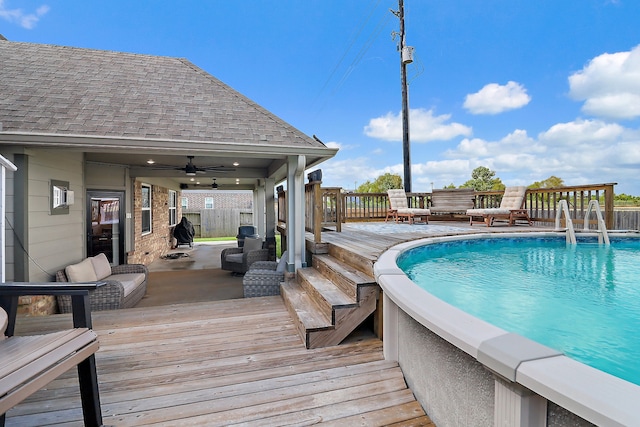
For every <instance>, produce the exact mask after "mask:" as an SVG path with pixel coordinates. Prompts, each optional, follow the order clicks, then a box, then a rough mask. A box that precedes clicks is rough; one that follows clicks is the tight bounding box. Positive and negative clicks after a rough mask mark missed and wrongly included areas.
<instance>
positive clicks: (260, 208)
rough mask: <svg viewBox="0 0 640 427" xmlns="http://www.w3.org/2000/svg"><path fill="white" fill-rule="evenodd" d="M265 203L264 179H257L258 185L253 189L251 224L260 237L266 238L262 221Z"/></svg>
mask: <svg viewBox="0 0 640 427" xmlns="http://www.w3.org/2000/svg"><path fill="white" fill-rule="evenodd" d="M264 215H265V203H264V180H262V179H259V180H258V185H257V187H256V189H255V190H253V225H255V227H256V232H257V233H258V235H260V237H263V238H266V237H267V234H266V228H265V223H264Z"/></svg>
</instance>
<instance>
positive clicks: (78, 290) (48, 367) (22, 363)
mask: <svg viewBox="0 0 640 427" xmlns="http://www.w3.org/2000/svg"><path fill="white" fill-rule="evenodd" d="M103 285H104V283H103V282H94V283H74V284H59V283H54V282H47V283H1V284H0V330H1V331H2V332H3V333H2V334H1V335H0V426H2V427H3V426H4V423H5V417H6V412H7V411H8V410H9V409H11V408H12V407H14V406H15V405H17V404H18V403H20V402H22V401H23V400H24V399H26V398H27V397H29V396H30V395H32V394H33V393H35V392H36V391H38V390H40V389H42V388H43V387H45V386H46V385H47V384H48V383H50V382H51V381H53V380H54V379H56V378H58V377H59V376H60V375H62V374H63V373H65V372H67V371H68V370H69V369H71V368H72V367H74V366H77V369H78V381H79V384H80V396H81V400H82V412H83V418H84V424H85V426H100V425H102V411H101V409H100V396H99V391H98V377H97V373H96V362H95V353H96V351H98V348H99V344H98V338H97V336H96V334H95V332H93V331H92V330H91V327H92V325H91V311H90V309H89V291H91V290H95V289H97V288H99V287H101V286H103ZM61 294H64V295H70V296H71V300H72V306H73V328H70V329H67V330H63V331H57V332H51V333H47V334H43V335H30V336H14V330H15V323H16V316H17V308H18V297H19V296H22V295H61Z"/></svg>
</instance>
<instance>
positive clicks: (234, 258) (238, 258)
mask: <svg viewBox="0 0 640 427" xmlns="http://www.w3.org/2000/svg"><path fill="white" fill-rule="evenodd" d="M224 260H225V261H226V262H237V263H238V264H242V254H229V255H227V256H226V257H224Z"/></svg>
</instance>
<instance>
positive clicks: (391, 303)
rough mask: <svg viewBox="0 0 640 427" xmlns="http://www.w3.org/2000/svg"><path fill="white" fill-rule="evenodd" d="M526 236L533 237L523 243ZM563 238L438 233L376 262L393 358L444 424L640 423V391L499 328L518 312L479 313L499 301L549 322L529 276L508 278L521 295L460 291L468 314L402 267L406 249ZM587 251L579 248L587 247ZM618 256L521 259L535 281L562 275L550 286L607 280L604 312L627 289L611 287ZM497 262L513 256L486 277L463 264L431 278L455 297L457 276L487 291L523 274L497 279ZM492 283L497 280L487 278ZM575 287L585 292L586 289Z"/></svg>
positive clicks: (387, 352)
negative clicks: (578, 278) (577, 279)
mask: <svg viewBox="0 0 640 427" xmlns="http://www.w3.org/2000/svg"><path fill="white" fill-rule="evenodd" d="M523 236H526V238H527V239H531V240H530V241H529V242H518V239H520V238H522V237H523ZM610 237H611V238H614V237H616V238H617V237H624V238H631V239H634V240H635V239H637V238H638V237H640V234H638V233H633V232H631V233H622V232H620V233H615V234H610ZM558 238H560V240H559V241H558V242H557V243H558V245H559V246H561V247H565V246H566V243H565V240H564V239H565V236H564V234H562V233H558V232H526V233H509V232H507V233H495V232H489V233H487V232H483V231H479V232H478V234H465V235H450V236H439V237H430V238H426V239H421V240H415V241H409V242H404V243H401V244H398V245H396V246H394V247H391V248H389V249H388V250H387V251H385V252H384V253H383V254H382V255H381V256H380V257H379V258H378V260H377V261H376V263H375V264H374V274H375V278H376V281H377V283H378V284H379V285H380V287H381V288H382V291H383V292H382V297H383V301H382V308H383V310H382V311H383V319H382V320H383V330H384V340H383V347H384V356H385V359H387V360H394V361H397V362H398V363H399V364H400V366H401V367H402V370H403V373H404V375H405V379H406V380H407V383H408V384H409V385H410V387H411V390H412V391H413V392H414V395H415V396H416V398H417V399H418V401H419V402H420V403H421V405H422V406H423V407H424V408H425V410H426V411H427V413H429V416H430V417H431V419H432V420H434V422H435V423H436V424H438V425H440V424H442V425H449V424H450V425H478V426H479V425H494V423H495V422H498V420H500V421H499V422H503V423H504V422H506V424H505V425H516V424H518V423H519V422H518V421H517V420H515V419H514V418H513V417H514V416H515V417H516V418H517V417H518V416H519V415H518V414H529V419H530V420H532V419H536V420H538V421H540V420H542V421H544V420H546V425H547V426H549V427H552V426H566V425H572V426H587V425H588V426H591V425H593V424H596V425H611V426H613V425H617V426H627V425H640V405H638V403H637V402H639V401H640V386H638V385H636V384H634V383H631V382H629V381H627V380H623V379H621V378H619V377H617V376H614V375H611V374H608V373H606V372H604V371H602V370H600V369H597V368H594V367H592V366H589V365H587V364H585V363H582V362H580V361H578V360H576V359H574V358H573V356H572V357H568V356H567V355H566V354H565V353H567V354H568V353H569V351H568V350H566V349H562V350H557V349H555V348H552V347H551V346H549V345H545V344H541V343H540V342H539V341H538V338H535V339H530V338H527V337H525V336H524V335H523V334H521V333H519V332H514V331H515V329H514V328H512V327H511V326H509V324H507V323H500V322H511V321H512V319H511V317H518V316H515V315H513V314H509V315H504V314H503V310H502V308H494V309H493V314H496V316H495V317H496V319H497V320H492V321H491V322H488V321H486V320H483V319H481V318H480V315H476V314H474V310H476V309H477V306H478V305H483V306H493V307H497V306H496V304H500V305H501V306H506V307H508V308H513V307H518V308H519V310H516V311H519V312H520V313H524V316H523V317H524V318H525V319H527V322H528V323H529V324H532V325H537V324H538V323H540V324H544V323H545V322H546V320H547V319H546V317H547V315H546V312H545V310H546V309H547V308H548V307H547V305H550V304H545V303H540V302H532V301H535V300H532V299H531V297H530V295H529V294H531V293H533V291H534V290H535V291H537V289H535V288H537V287H540V285H535V284H533V282H531V281H529V280H518V279H513V278H512V279H507V282H508V283H510V284H513V283H517V284H518V286H519V287H520V288H519V291H518V292H515V293H512V294H508V295H507V296H499V295H492V296H491V295H490V296H489V297H487V298H486V299H485V301H484V302H478V301H477V298H478V296H477V295H476V292H479V290H478V289H476V290H469V291H466V292H457V293H458V294H460V296H461V297H462V299H463V300H464V301H465V302H467V303H469V305H470V307H467V308H464V309H462V308H458V307H456V306H455V305H453V304H451V303H448V302H446V301H445V300H443V299H442V298H440V297H438V296H436V295H435V294H434V293H438V292H439V291H438V290H437V289H436V290H433V291H428V290H426V289H423V288H421V287H419V286H418V285H417V284H416V283H415V282H414V281H412V280H411V279H410V278H409V277H408V276H407V274H405V272H404V271H403V270H401V269H400V267H399V266H398V262H399V261H400V260H401V259H402V258H403V257H404V256H405V254H406V253H409V252H411V251H414V250H416V251H417V250H425V249H421V248H425V247H426V246H432V248H431V249H430V250H432V251H433V250H436V251H437V250H439V249H438V248H437V246H439V245H441V244H442V245H445V246H447V245H451V246H457V249H458V250H457V252H458V253H464V252H467V250H468V249H469V247H472V246H474V245H476V244H477V245H480V246H483V245H488V246H491V244H490V243H487V242H489V241H498V240H504V239H508V240H511V243H512V244H515V243H518V244H526V245H529V244H533V243H534V241H535V240H538V239H542V240H545V239H552V240H553V239H558ZM513 239H515V240H513ZM636 241H637V240H636ZM516 246H517V245H516ZM578 246H580V244H579V245H578ZM578 246H576V247H575V249H576V250H578V249H582V248H578ZM596 250H599V249H598V248H596ZM613 253H614V254H615V255H614V256H613V257H609V258H606V257H605V258H604V260H605V261H594V259H593V258H591V257H590V256H583V255H574V258H567V257H559V256H557V254H554V255H551V254H549V253H547V252H545V251H542V250H538V249H534V248H531V249H530V250H529V251H527V252H526V253H524V254H520V256H519V260H520V261H519V262H520V263H521V264H522V263H524V261H523V257H524V258H526V261H527V263H528V267H527V271H528V274H529V275H543V276H544V275H545V274H546V275H550V274H552V273H550V272H551V271H554V272H555V274H557V275H558V276H557V277H556V278H555V279H554V280H551V279H548V280H541V281H542V282H543V283H544V284H545V286H546V285H547V283H546V282H555V281H556V279H557V280H561V281H564V280H566V279H568V278H571V277H572V276H575V275H576V272H590V273H588V274H590V276H589V278H588V279H587V280H586V281H587V282H589V283H591V282H598V283H601V285H599V286H598V287H597V290H598V291H597V292H595V293H594V294H595V295H598V296H599V299H597V301H598V303H597V304H595V306H596V307H598V308H599V306H600V305H604V306H606V305H607V304H609V303H610V301H611V296H612V294H617V293H623V289H624V286H623V285H613V286H612V284H613V283H614V282H611V281H610V279H611V277H612V274H614V273H615V272H616V271H617V270H618V267H617V265H618V261H619V259H620V257H619V256H617V252H616V251H614V252H613ZM514 257H515V258H516V259H518V257H517V256H514ZM576 257H577V258H576ZM445 258H446V259H445ZM496 258H499V259H501V258H507V257H506V256H503V254H502V253H500V254H498V256H497V257H495V256H494V257H493V258H491V259H489V260H486V259H485V260H484V261H481V262H480V264H482V267H488V268H489V273H485V274H484V275H480V277H474V276H473V274H474V273H475V270H476V268H475V267H474V266H472V267H469V266H463V264H460V265H459V266H458V267H457V268H455V269H454V271H449V272H448V274H446V277H444V278H442V277H441V278H436V277H434V276H432V277H433V279H430V280H429V282H430V283H432V284H436V285H437V287H440V288H443V289H444V290H445V291H446V292H453V293H455V290H456V289H457V287H456V286H450V284H451V283H452V278H454V277H455V276H456V275H463V276H464V278H465V280H463V282H476V283H484V285H480V286H479V288H480V289H484V288H490V287H492V286H493V284H494V282H497V279H498V278H500V277H502V276H506V275H507V274H509V275H510V274H512V273H513V271H512V270H516V268H515V267H514V266H513V265H510V266H509V267H503V269H502V270H501V271H498V274H496V269H495V267H494V268H493V269H492V268H491V266H495V265H496V262H497V260H496ZM596 259H597V258H596ZM569 261H570V262H571V263H572V264H574V266H575V267H576V268H575V271H574V272H572V271H571V270H570V269H567V268H565V266H566V265H567V263H569ZM439 263H441V264H448V265H449V266H451V265H454V266H455V263H456V261H455V260H451V259H450V258H449V257H444V256H442V257H440V260H439ZM636 265H638V264H637V263H636ZM517 270H521V268H520V267H518V268H517ZM614 275H615V274H614ZM487 277H488V278H489V281H488V282H487V281H485V282H483V280H486V278H487ZM601 280H604V281H601ZM527 284H528V287H527ZM443 285H445V286H443ZM447 285H449V286H447ZM522 286H524V287H522ZM497 287H498V288H500V286H497ZM502 287H503V288H504V287H505V286H504V285H502ZM506 287H507V288H508V287H509V286H506ZM546 287H547V292H549V293H551V294H553V293H554V292H556V293H561V292H559V290H558V289H556V288H557V286H555V287H553V286H551V287H550V286H546ZM573 287H574V288H577V289H574V290H577V291H580V292H582V291H583V289H582V288H583V287H584V286H573ZM532 288H533V289H532ZM485 290H486V289H485ZM432 292H433V293H432ZM580 292H578V293H580ZM625 292H626V290H625ZM614 296H618V295H614ZM443 298H446V296H443ZM631 299H633V298H631ZM560 305H562V304H560ZM588 308H589V309H585V308H584V307H582V309H581V310H575V311H576V312H578V315H577V317H581V316H580V313H579V312H580V311H582V315H583V316H582V317H584V315H585V314H586V315H589V316H591V315H592V314H591V310H590V309H591V308H594V307H591V306H589V307H588ZM594 309H595V308H594ZM564 312H566V313H565V315H566V316H569V317H567V318H566V319H565V320H564V321H556V322H550V324H551V325H552V327H553V328H555V327H556V326H557V324H566V323H574V320H573V319H574V318H575V317H576V313H575V312H574V310H564ZM503 317H505V318H506V319H503ZM568 319H571V320H568ZM494 321H495V322H496V323H498V324H501V325H504V326H503V327H501V326H496V324H494V323H492V322H494ZM527 322H525V323H527ZM587 329H589V327H587ZM608 330H609V328H605V331H603V330H601V332H600V334H597V337H599V339H603V338H604V339H607V340H608V339H609V337H607V336H606V335H608V334H610V333H609V332H608ZM589 334H591V332H589ZM542 335H547V334H544V333H543V334H542ZM635 363H636V362H635V361H633V364H635ZM504 420H511V421H504ZM542 421H540V422H542ZM518 425H521V424H518ZM527 425H531V424H527ZM532 425H538V424H537V423H534V424H532ZM541 425H542V424H541Z"/></svg>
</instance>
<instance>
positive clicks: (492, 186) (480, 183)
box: [460, 166, 505, 191]
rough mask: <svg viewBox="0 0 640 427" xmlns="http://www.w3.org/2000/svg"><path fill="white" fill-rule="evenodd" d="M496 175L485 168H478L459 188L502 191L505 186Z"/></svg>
mask: <svg viewBox="0 0 640 427" xmlns="http://www.w3.org/2000/svg"><path fill="white" fill-rule="evenodd" d="M495 175H496V173H495V172H494V171H492V170H491V169H489V168H488V167H486V166H478V167H477V168H475V169H474V170H473V172H471V179H470V180H469V181H467V182H465V183H464V184H462V185H461V186H460V188H473V189H474V190H475V191H489V190H504V187H505V185H504V184H503V183H502V180H501V179H500V178H494V176H495Z"/></svg>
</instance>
